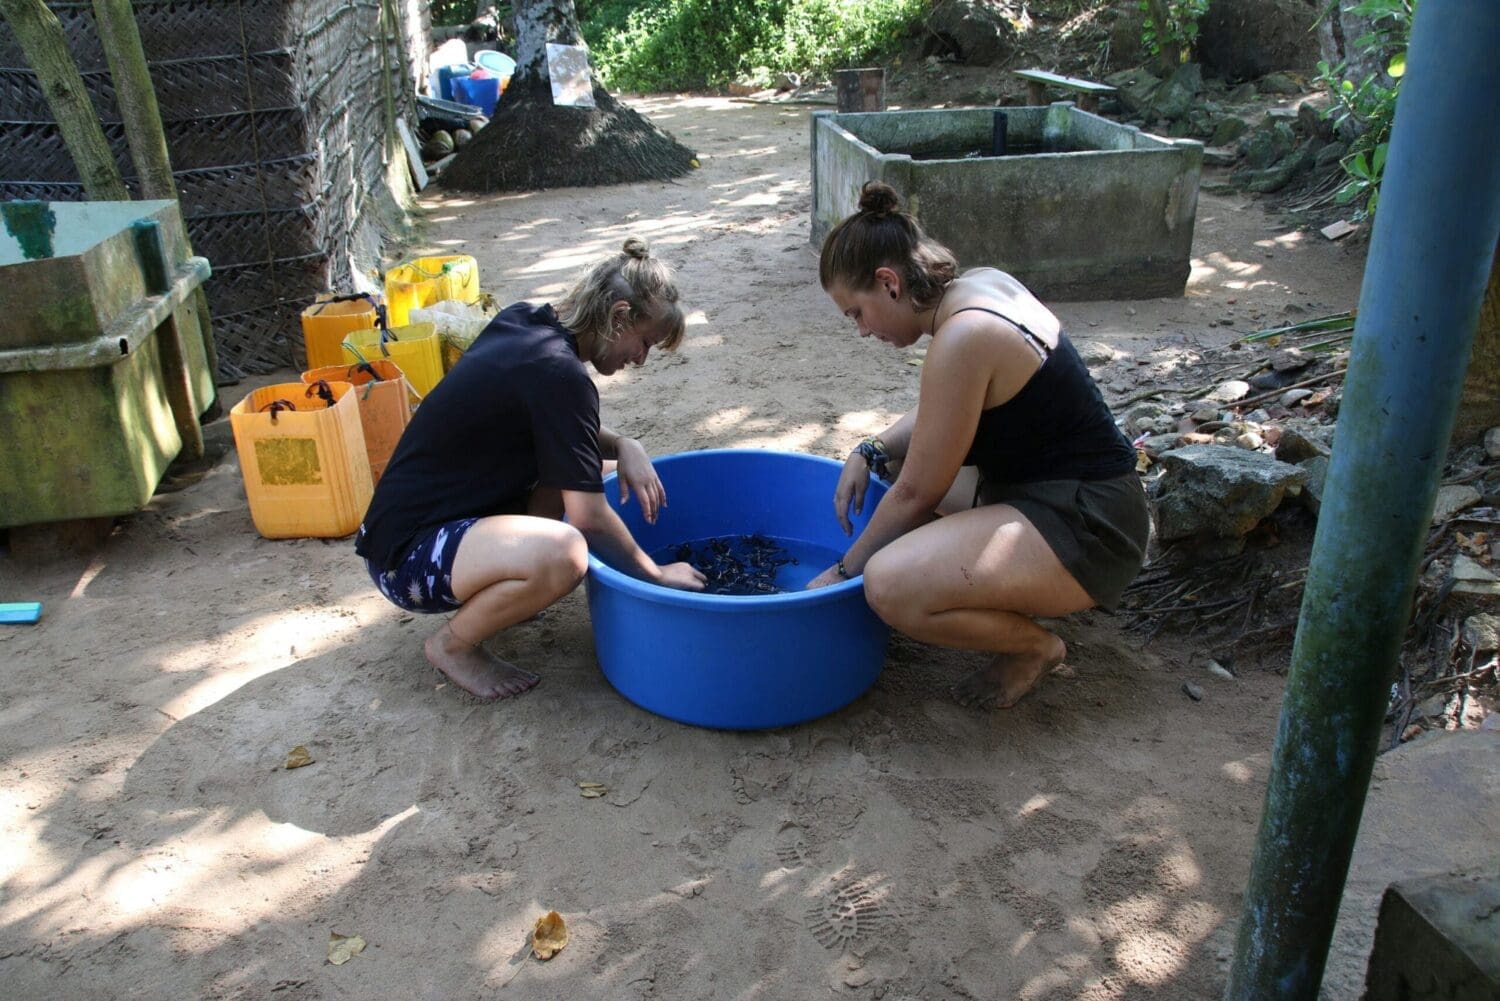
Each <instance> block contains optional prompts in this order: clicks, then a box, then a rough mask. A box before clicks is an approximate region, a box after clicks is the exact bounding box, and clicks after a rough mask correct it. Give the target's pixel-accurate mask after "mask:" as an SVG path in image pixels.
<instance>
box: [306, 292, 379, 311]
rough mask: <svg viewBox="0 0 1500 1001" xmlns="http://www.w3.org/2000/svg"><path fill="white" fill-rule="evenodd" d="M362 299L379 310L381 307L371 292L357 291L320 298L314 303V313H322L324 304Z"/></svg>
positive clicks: (330, 304) (329, 304)
mask: <svg viewBox="0 0 1500 1001" xmlns="http://www.w3.org/2000/svg"><path fill="white" fill-rule="evenodd" d="M360 299H363V300H365V301H366V302H368V303H369V304H370V305H371V306H374V307H375V309H376V310H377V311H378V310H379V309H380V308H381V307H380V303H378V302H376V301H375V297H374V296H373V295H371V294H370V293H368V292H355V293H353V294H351V295H335V296H330V297H328V298H327V299H319V300H318V301H317V302H315V303H313V309H314V315H317V314H318V313H321V312H322V311H323V307H324V306H332V305H333V304H334V303H338V302H358V301H359V300H360Z"/></svg>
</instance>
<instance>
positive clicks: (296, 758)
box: [286, 744, 313, 769]
mask: <svg viewBox="0 0 1500 1001" xmlns="http://www.w3.org/2000/svg"><path fill="white" fill-rule="evenodd" d="M312 763H313V756H312V755H311V754H309V753H308V752H307V748H306V747H304V746H303V745H302V744H298V745H297V746H296V747H294V748H292V749H291V750H290V751H288V752H286V766H287V768H289V769H291V768H301V767H303V766H304V765H310V764H312Z"/></svg>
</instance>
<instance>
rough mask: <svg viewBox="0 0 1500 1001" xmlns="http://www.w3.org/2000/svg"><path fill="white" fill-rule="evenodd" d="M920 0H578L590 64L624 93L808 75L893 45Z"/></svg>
mask: <svg viewBox="0 0 1500 1001" xmlns="http://www.w3.org/2000/svg"><path fill="white" fill-rule="evenodd" d="M923 5H924V4H923V0H634V2H631V0H580V2H579V4H578V14H579V21H580V22H581V26H582V29H583V34H584V38H585V39H586V40H587V41H588V44H589V48H590V49H591V50H592V55H593V62H594V68H595V70H596V71H597V72H598V73H599V75H600V76H601V77H602V78H603V80H604V82H605V84H606V85H608V86H611V87H619V88H623V89H626V90H691V89H697V88H702V87H711V86H717V85H720V84H723V83H725V82H728V81H731V80H749V81H753V82H756V83H760V84H769V83H770V82H771V80H772V78H773V77H774V76H775V75H776V74H778V73H781V72H784V71H792V72H797V73H801V74H803V75H818V74H823V73H826V72H828V71H830V70H833V69H837V68H840V67H846V66H854V65H857V64H859V63H860V62H863V61H865V60H868V59H870V58H872V57H874V56H876V55H879V54H880V53H882V52H884V51H888V50H890V49H892V48H894V47H895V46H896V44H897V43H898V41H899V40H900V38H901V36H902V35H903V34H904V33H905V32H906V31H907V29H908V26H909V25H910V24H911V22H912V21H913V20H914V19H915V18H916V17H917V16H918V15H919V14H920V13H921V11H922V8H923Z"/></svg>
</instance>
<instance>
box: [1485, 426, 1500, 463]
mask: <svg viewBox="0 0 1500 1001" xmlns="http://www.w3.org/2000/svg"><path fill="white" fill-rule="evenodd" d="M1484 454H1485V455H1487V456H1489V457H1490V458H1491V459H1500V428H1490V429H1489V430H1488V431H1486V432H1485V433H1484Z"/></svg>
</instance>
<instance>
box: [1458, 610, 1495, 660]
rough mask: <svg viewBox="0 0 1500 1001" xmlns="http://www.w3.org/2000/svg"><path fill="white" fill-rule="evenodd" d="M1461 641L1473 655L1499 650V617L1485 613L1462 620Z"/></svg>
mask: <svg viewBox="0 0 1500 1001" xmlns="http://www.w3.org/2000/svg"><path fill="white" fill-rule="evenodd" d="M1463 640H1464V646H1466V647H1468V648H1469V649H1470V650H1471V651H1472V652H1473V653H1475V654H1482V653H1494V652H1495V651H1496V650H1500V615H1491V614H1490V613H1488V612H1485V613H1482V614H1480V615H1471V616H1469V617H1468V618H1467V619H1465V620H1464V627H1463Z"/></svg>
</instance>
